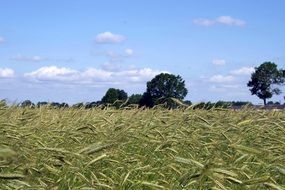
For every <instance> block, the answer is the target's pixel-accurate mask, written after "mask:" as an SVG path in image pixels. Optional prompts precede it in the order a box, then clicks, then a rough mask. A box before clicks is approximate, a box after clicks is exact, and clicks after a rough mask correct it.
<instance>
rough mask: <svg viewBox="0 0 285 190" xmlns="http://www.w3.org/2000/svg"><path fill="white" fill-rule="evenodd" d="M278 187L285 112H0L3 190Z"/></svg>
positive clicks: (283, 165) (284, 167) (284, 158)
mask: <svg viewBox="0 0 285 190" xmlns="http://www.w3.org/2000/svg"><path fill="white" fill-rule="evenodd" d="M284 188H285V112H284V111H278V112H277V111H261V110H259V111H258V110H250V109H243V110H236V111H235V110H223V109H212V110H193V109H191V107H189V108H187V109H176V110H167V109H162V108H156V109H151V110H148V109H146V110H142V109H129V110H116V109H112V108H107V109H103V110H102V109H99V108H95V109H92V110H86V109H72V108H69V109H51V108H47V107H42V108H34V109H31V108H16V107H10V108H6V107H3V106H2V107H1V108H0V189H1V190H2V189H3V190H6V189H37V190H38V189H49V190H61V189H63V190H65V189H81V190H92V189H99V190H100V189H175V190H176V189H177V190H179V189H214V190H215V189H216V190H218V189H222V190H226V189H276V190H281V189H284Z"/></svg>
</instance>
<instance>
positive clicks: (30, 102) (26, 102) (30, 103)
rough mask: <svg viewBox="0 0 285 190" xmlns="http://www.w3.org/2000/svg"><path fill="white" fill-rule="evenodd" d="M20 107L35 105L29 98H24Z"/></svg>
mask: <svg viewBox="0 0 285 190" xmlns="http://www.w3.org/2000/svg"><path fill="white" fill-rule="evenodd" d="M21 107H35V104H34V103H33V102H32V101H31V100H25V101H23V102H22V103H21Z"/></svg>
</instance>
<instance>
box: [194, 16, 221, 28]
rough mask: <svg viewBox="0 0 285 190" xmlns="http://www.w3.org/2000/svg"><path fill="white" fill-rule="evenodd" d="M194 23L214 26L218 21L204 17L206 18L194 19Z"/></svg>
mask: <svg viewBox="0 0 285 190" xmlns="http://www.w3.org/2000/svg"><path fill="white" fill-rule="evenodd" d="M193 23H194V24H197V25H200V26H212V25H214V24H215V23H216V22H215V21H214V20H210V19H204V18H197V19H194V20H193Z"/></svg>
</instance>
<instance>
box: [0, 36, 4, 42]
mask: <svg viewBox="0 0 285 190" xmlns="http://www.w3.org/2000/svg"><path fill="white" fill-rule="evenodd" d="M4 42H5V38H4V37H2V36H0V44H2V43H4Z"/></svg>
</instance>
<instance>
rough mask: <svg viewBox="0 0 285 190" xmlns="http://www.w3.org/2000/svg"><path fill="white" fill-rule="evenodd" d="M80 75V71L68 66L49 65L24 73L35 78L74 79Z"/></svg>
mask: <svg viewBox="0 0 285 190" xmlns="http://www.w3.org/2000/svg"><path fill="white" fill-rule="evenodd" d="M77 75H78V71H76V70H73V69H70V68H66V67H60V68H59V67H56V66H47V67H42V68H40V69H38V70H36V71H33V72H30V73H26V74H24V76H25V77H28V78H33V79H37V80H66V81H71V80H74V79H75V78H76V77H77Z"/></svg>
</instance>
